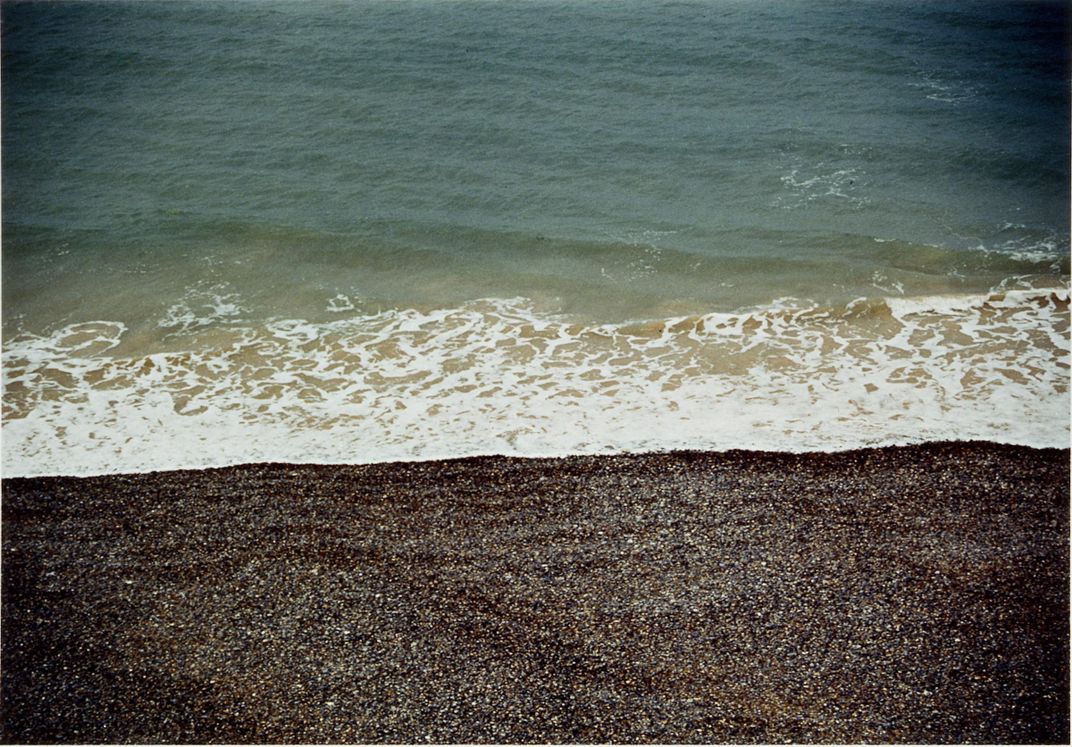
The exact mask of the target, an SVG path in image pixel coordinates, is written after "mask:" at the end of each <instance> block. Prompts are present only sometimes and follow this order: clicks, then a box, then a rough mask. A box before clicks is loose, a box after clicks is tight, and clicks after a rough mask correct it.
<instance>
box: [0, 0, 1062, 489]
mask: <svg viewBox="0 0 1072 747" xmlns="http://www.w3.org/2000/svg"><path fill="white" fill-rule="evenodd" d="M1068 11H1069V9H1068V6H1067V4H1065V3H1036V2H963V1H961V0H958V1H957V2H945V1H943V0H936V1H935V2H926V3H905V2H888V1H884V0H875V1H874V2H844V1H838V2H826V1H823V0H816V1H815V2H798V1H795V0H786V1H785V2H779V3H754V2H740V1H737V0H711V1H710V2H687V1H686V2H680V1H677V0H673V1H671V0H645V1H644V2H639V1H637V0H625V1H624V2H609V1H606V2H605V1H603V0H578V1H575V2H561V1H559V0H531V1H522V0H503V2H490V1H485V0H481V1H479V2H472V1H469V0H458V1H457V2H455V1H453V0H398V1H390V2H389V1H387V0H370V1H369V2H360V3H329V2H289V1H288V2H269V1H260V0H258V1H247V2H184V1H181V0H180V1H175V2H55V3H44V2H32V3H30V2H15V1H7V2H4V3H3V4H2V5H0V33H2V36H0V52H2V78H0V90H2V187H3V203H2V206H3V212H2V224H3V225H2V228H3V240H2V251H3V265H2V270H3V276H2V293H3V300H2V310H3V328H2V334H3V339H2V341H3V353H2V360H3V387H4V389H3V427H2V452H3V464H2V468H3V473H4V475H6V476H17V475H42V474H71V475H88V474H99V473H114V472H142V471H150V470H161V469H172V468H186V467H209V466H218V465H226V464H236V463H244V462H260V461H276V462H318V463H367V462H378V461H393V460H414V459H433V458H442V457H455V456H466V455H476V454H511V455H532V456H552V455H564V454H598V453H619V452H630V451H659V450H668V449H679V448H687V449H710V450H727V449H737V448H749V449H768V450H777V451H810V450H824V451H826V450H844V449H851V448H857V447H861V446H875V445H889V444H903V443H916V442H923V441H932V440H945V439H957V440H974V439H982V440H989V441H997V442H1004V443H1016V444H1026V445H1031V446H1062V447H1067V446H1068V445H1069V362H1070V358H1069V310H1068V304H1069V180H1070V174H1069V161H1070V148H1069V143H1070V130H1069V89H1070V74H1069V70H1070V65H1069V13H1068Z"/></svg>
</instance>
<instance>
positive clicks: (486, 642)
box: [0, 443, 1069, 743]
mask: <svg viewBox="0 0 1072 747" xmlns="http://www.w3.org/2000/svg"><path fill="white" fill-rule="evenodd" d="M1068 490H1069V452H1068V451H1067V450H1056V449H1050V450H1036V449H1030V448H1024V447H1014V446H1000V445H993V444H981V443H940V444H927V445H920V446H911V447H900V448H884V449H871V450H861V451H853V452H845V453H837V454H768V453H749V452H728V453H691V452H682V453H670V454H649V455H623V456H613V457H572V458H566V459H519V458H502V457H480V458H471V459H460V460H452V461H442V462H424V463H399V464H380V465H366V466H294V465H281V464H267V465H249V466H241V467H232V468H224V469H213V470H203V471H179V472H162V473H151V474H136V475H116V476H104V477H87V478H29V479H10V480H6V481H5V482H4V484H3V569H2V570H3V621H2V622H3V629H2V634H3V642H2V656H3V659H2V674H0V683H2V701H3V702H2V705H3V727H2V734H0V736H2V738H3V741H4V742H77V743H86V742H150V743H152V742H175V741H182V742H220V741H223V742H251V741H256V742H299V741H300V742H354V741H356V742H423V741H435V742H662V743H667V742H685V741H690V742H768V743H769V742H782V741H785V740H792V741H796V742H817V741H823V742H830V741H833V742H875V741H882V742H890V741H893V742H931V743H935V742H988V743H1007V742H1014V743H1038V742H1052V743H1061V742H1063V743H1067V742H1068V740H1069V720H1068V719H1069V712H1068V702H1069V671H1068V661H1069V650H1068V642H1069V627H1068V620H1069V575H1068V573H1069V557H1068V550H1069V543H1068V537H1069V524H1068V520H1069V503H1068V500H1069V495H1068Z"/></svg>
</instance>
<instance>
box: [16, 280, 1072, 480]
mask: <svg viewBox="0 0 1072 747" xmlns="http://www.w3.org/2000/svg"><path fill="white" fill-rule="evenodd" d="M217 301H220V303H217ZM333 301H334V302H335V306H334V307H333V308H334V310H335V311H336V312H337V314H339V315H340V317H339V318H335V319H332V320H331V321H328V322H323V323H313V322H310V321H306V320H300V319H275V320H271V321H269V322H267V323H258V324H253V323H248V322H243V321H241V320H238V321H236V320H234V319H233V318H231V317H229V316H227V312H229V311H230V310H231V308H232V307H231V306H228V305H227V303H228V302H224V301H221V300H220V299H213V303H214V304H216V305H215V306H213V307H212V308H211V309H210V311H212V313H217V312H219V313H222V314H223V315H224V317H225V318H226V319H227V320H228V323H227V324H221V325H202V324H199V323H191V322H190V320H189V319H188V318H187V315H186V311H187V310H185V309H181V310H177V312H176V315H175V318H176V322H177V324H176V326H175V328H174V329H173V330H172V331H171V333H170V336H169V338H168V340H169V344H170V345H171V349H169V350H166V351H157V352H151V353H143V354H138V353H131V352H129V348H130V340H129V338H130V336H131V332H130V331H129V330H128V329H127V328H126V326H125V325H123V324H121V323H118V322H110V321H92V322H84V323H79V324H72V325H69V326H67V327H64V328H63V329H60V330H57V331H55V332H53V333H52V334H48V335H26V334H24V335H21V336H18V337H16V338H14V339H12V340H9V341H7V343H6V349H5V352H4V357H3V380H4V422H3V439H4V450H3V468H4V472H5V474H6V475H8V476H14V475H40V474H79V475H86V474H97V473H108V472H139V471H149V470H160V469H172V468H188V467H209V466H221V465H226V464H235V463H242V462H253V461H283V462H320V463H368V462H377V461H395V460H413V459H431V458H444V457H454V456H468V455H476V454H493V453H495V454H513V455H528V456H556V455H564V454H578V453H585V454H588V453H613V452H623V451H651V450H666V449H675V448H703V449H713V450H723V449H733V448H755V449H767V450H782V451H807V450H839V449H848V448H856V447H860V446H867V445H886V444H901V443H912V442H920V441H927V440H945V439H985V440H992V441H1000V442H1007V443H1018V444H1027V445H1032V446H1055V445H1056V446H1067V445H1068V438H1069V418H1068V411H1069V401H1068V400H1069V394H1068V384H1069V336H1068V331H1069V313H1068V303H1069V293H1068V291H1067V290H1064V289H1062V290H1059V291H1045V290H1021V291H1008V292H1001V293H990V294H982V295H972V296H967V295H962V296H937V297H929V298H911V299H905V298H870V299H857V300H856V301H853V302H851V303H849V304H845V305H841V306H826V307H823V306H814V305H809V304H805V303H802V302H799V301H797V300H795V299H783V300H782V301H781V302H779V303H776V304H773V305H769V306H766V307H763V308H757V309H753V310H748V311H743V312H738V313H710V314H702V315H691V316H681V317H672V318H665V319H655V320H647V321H636V322H629V323H621V324H585V323H580V322H577V321H575V320H571V319H569V318H566V317H563V316H558V315H554V314H548V313H545V312H541V311H537V310H536V309H535V308H534V306H533V305H532V304H531V303H530V302H528V301H527V300H525V299H510V300H503V299H490V300H481V301H474V302H470V303H466V304H463V305H459V306H456V307H451V308H444V309H438V310H433V311H418V310H414V309H403V310H390V311H382V312H379V313H375V314H372V313H351V311H350V310H347V309H345V304H343V303H341V302H339V301H338V299H333ZM221 304H222V305H221ZM210 306H211V304H210ZM221 309H222V311H221Z"/></svg>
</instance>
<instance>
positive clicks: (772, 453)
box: [0, 439, 1072, 482]
mask: <svg viewBox="0 0 1072 747" xmlns="http://www.w3.org/2000/svg"><path fill="white" fill-rule="evenodd" d="M948 446H966V447H977V446H981V447H995V448H999V449H1004V448H1010V449H1026V450H1027V451H1029V452H1033V451H1037V452H1061V451H1064V452H1069V453H1070V455H1072V444H1070V445H1069V446H1036V445H1032V444H1025V443H1019V442H1010V441H994V440H989V439H968V440H955V439H940V440H934V441H912V442H896V443H882V444H878V445H868V446H846V447H845V448H842V449H802V450H799V451H789V450H779V449H753V448H739V449H738V448H734V449H703V448H699V449H683V448H668V449H652V450H637V451H629V450H626V451H616V452H608V453H602V452H601V453H591V454H587V453H569V454H532V455H529V454H506V453H493V452H488V453H474V454H463V455H461V456H430V457H427V458H420V457H416V458H413V459H384V460H382V461H369V462H333V461H320V462H318V461H309V462H294V461H285V460H282V461H275V460H267V461H248V462H243V461H238V462H234V463H233V464H220V465H211V466H203V467H202V466H176V467H165V468H162V469H149V470H144V471H142V470H131V471H116V472H94V473H87V474H64V473H42V474H30V475H11V476H8V475H5V474H2V473H0V482H8V481H11V480H83V479H95V478H109V477H130V478H134V477H144V476H161V475H177V474H188V473H198V472H218V471H222V470H232V469H250V468H260V467H266V468H291V467H293V468H306V467H313V468H342V469H349V468H364V467H385V468H402V467H406V466H408V465H418V464H424V465H429V464H435V465H439V464H442V465H446V464H451V463H464V462H467V461H473V460H486V459H501V460H506V461H516V462H532V463H533V464H534V466H535V465H539V464H540V463H543V462H559V461H565V460H571V459H619V458H630V459H631V458H649V457H650V458H655V457H673V456H677V455H697V454H706V455H711V456H720V455H721V456H731V457H740V456H744V457H748V456H752V457H759V458H762V457H782V456H785V457H798V456H804V457H809V456H811V457H817V458H822V457H826V456H838V455H846V454H856V453H870V452H880V451H885V450H888V449H893V450H899V449H920V448H922V449H926V448H928V447H948Z"/></svg>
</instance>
